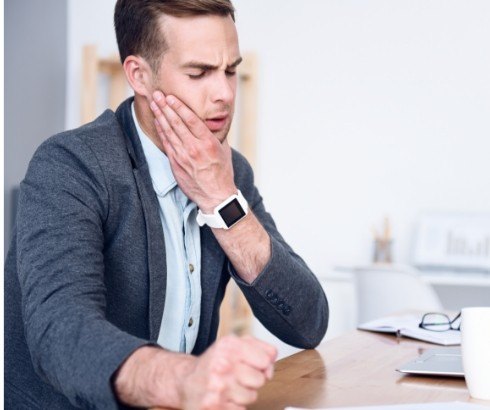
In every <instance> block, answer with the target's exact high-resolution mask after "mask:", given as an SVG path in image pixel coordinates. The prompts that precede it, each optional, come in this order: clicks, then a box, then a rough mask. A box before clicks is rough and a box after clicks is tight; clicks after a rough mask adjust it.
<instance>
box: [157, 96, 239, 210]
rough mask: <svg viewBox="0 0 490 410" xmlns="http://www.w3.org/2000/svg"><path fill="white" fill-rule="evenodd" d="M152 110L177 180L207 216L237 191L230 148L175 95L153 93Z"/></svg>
mask: <svg viewBox="0 0 490 410" xmlns="http://www.w3.org/2000/svg"><path fill="white" fill-rule="evenodd" d="M150 108H151V110H152V112H153V115H154V117H155V120H154V123H155V128H156V131H157V133H158V136H159V138H160V140H161V142H162V145H163V147H164V149H165V154H166V155H167V157H168V159H169V161H170V165H171V167H172V171H173V173H174V176H175V179H176V181H177V183H178V185H179V187H180V188H181V189H182V191H183V192H184V193H185V194H186V195H187V197H188V198H189V199H191V200H192V201H194V202H195V203H196V204H197V205H198V207H199V208H200V209H201V210H202V211H203V212H204V213H212V211H213V209H214V207H215V206H217V205H218V204H219V203H221V202H222V201H224V200H225V199H226V198H228V197H229V196H230V195H233V194H235V193H236V192H237V189H236V186H235V183H234V180H233V166H232V161H231V148H230V146H229V145H228V143H227V142H226V141H225V142H224V143H220V142H219V141H218V139H217V138H216V137H215V136H214V135H213V133H212V132H211V131H210V130H209V129H208V128H207V126H206V124H205V123H204V122H203V121H202V120H201V119H200V118H199V117H198V116H197V115H196V114H195V113H194V112H193V111H192V110H191V109H190V108H189V107H187V106H186V105H185V104H184V103H183V102H182V101H180V100H179V99H178V98H176V97H175V96H173V95H169V96H164V95H163V93H162V92H160V91H156V92H155V93H153V101H151V103H150Z"/></svg>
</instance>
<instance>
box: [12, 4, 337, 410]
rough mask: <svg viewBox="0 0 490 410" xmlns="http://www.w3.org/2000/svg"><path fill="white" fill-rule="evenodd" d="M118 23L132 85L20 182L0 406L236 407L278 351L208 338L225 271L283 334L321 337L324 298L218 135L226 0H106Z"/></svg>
mask: <svg viewBox="0 0 490 410" xmlns="http://www.w3.org/2000/svg"><path fill="white" fill-rule="evenodd" d="M115 27H116V34H117V40H118V45H119V49H120V54H121V60H122V62H123V67H124V70H125V72H126V76H127V79H128V81H129V84H130V85H131V87H132V88H133V90H134V93H135V95H134V99H133V98H131V99H129V100H127V101H125V102H124V103H123V104H122V105H121V106H120V107H119V108H118V110H117V111H116V113H113V112H111V111H106V112H105V113H104V114H102V115H101V116H100V117H99V118H98V119H96V120H95V121H94V122H92V123H90V124H88V125H86V126H84V127H81V128H79V129H76V130H72V131H68V132H65V133H63V134H60V135H57V136H54V137H52V138H50V139H49V140H47V141H46V142H45V143H44V144H42V145H41V147H40V148H39V149H38V151H37V152H36V154H35V155H34V157H33V159H32V161H31V163H30V166H29V169H28V172H27V175H26V178H25V180H24V181H23V182H22V184H21V194H20V199H19V213H18V219H17V227H16V232H15V234H14V240H13V242H12V245H11V249H10V252H9V255H8V258H7V263H6V279H5V296H6V298H5V300H6V305H5V310H6V317H5V319H6V325H5V335H6V340H5V343H6V347H5V383H6V384H5V394H6V401H5V403H6V407H7V408H12V409H24V408H25V409H27V408H30V409H31V408H43V409H44V408H49V409H68V408H73V407H84V408H104V409H112V408H118V407H123V406H137V407H158V406H161V407H172V408H180V407H183V408H189V409H199V408H205V409H208V408H219V409H222V408H223V409H239V408H244V406H246V405H247V404H250V403H252V402H253V401H254V400H255V399H256V397H257V390H258V389H259V388H260V387H261V386H262V385H263V384H264V383H265V382H266V380H267V379H270V378H271V376H272V366H273V362H274V360H275V356H276V352H275V349H274V348H273V347H271V346H269V345H267V344H266V343H263V342H261V341H259V340H256V339H254V338H252V337H250V336H246V337H242V338H238V337H233V336H229V337H225V338H222V339H220V340H219V341H217V342H215V339H216V333H217V327H218V323H219V317H218V315H219V306H220V303H221V301H222V298H223V293H224V290H225V286H226V284H227V282H228V280H229V278H230V277H232V278H233V279H234V280H235V281H236V282H237V283H238V285H239V286H240V288H241V289H242V291H243V292H244V294H245V296H246V298H247V300H248V302H249V303H250V305H251V307H252V310H253V312H254V314H255V316H257V317H258V318H259V320H261V322H262V323H263V324H264V325H265V326H266V327H267V328H269V329H270V330H271V331H272V332H273V333H274V334H276V335H277V336H278V337H280V338H281V339H282V340H284V341H286V342H287V343H290V344H292V345H294V346H298V347H302V348H313V347H315V346H316V345H317V344H318V343H319V342H320V340H321V339H322V337H323V336H324V334H325V331H326V328H327V322H328V305H327V301H326V298H325V295H324V293H323V291H322V289H321V287H320V285H319V283H318V281H317V280H316V279H315V277H314V275H313V274H312V273H311V271H310V270H309V269H308V267H307V266H306V265H305V263H304V262H303V261H302V260H301V259H300V258H299V257H298V256H297V255H296V254H295V253H294V252H293V251H292V249H291V248H290V247H289V246H288V245H287V244H286V243H285V242H284V240H283V238H282V237H281V236H280V234H279V233H278V232H277V229H276V227H275V225H274V222H273V220H272V218H271V216H270V215H269V214H268V213H267V212H266V211H265V208H264V205H263V202H262V198H261V196H260V195H259V193H258V191H257V189H256V188H255V186H254V184H253V174H252V171H251V169H250V166H249V165H248V163H247V162H246V160H245V159H244V158H243V157H242V156H241V155H240V154H238V153H237V152H235V151H233V150H231V149H230V147H229V145H228V142H227V140H226V136H227V133H228V130H229V128H230V124H231V120H232V117H233V109H234V103H235V95H236V85H237V80H236V70H237V66H238V65H239V63H240V61H241V57H240V51H239V47H238V39H237V33H236V29H235V24H234V10H233V6H232V5H231V3H230V2H229V0H118V2H117V4H116V9H115ZM185 353H192V355H190V354H185Z"/></svg>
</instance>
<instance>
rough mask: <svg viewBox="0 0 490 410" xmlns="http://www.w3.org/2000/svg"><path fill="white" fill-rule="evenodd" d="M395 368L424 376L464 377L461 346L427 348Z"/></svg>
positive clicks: (402, 371)
mask: <svg viewBox="0 0 490 410" xmlns="http://www.w3.org/2000/svg"><path fill="white" fill-rule="evenodd" d="M396 370H397V371H399V372H400V373H407V374H417V375H425V376H449V377H464V371H463V362H462V360H461V348H460V347H447V348H439V349H429V350H427V351H426V352H425V353H423V354H422V355H420V356H419V357H418V358H416V359H415V360H412V361H410V362H408V363H405V364H404V365H403V366H400V367H399V368H398V369H396Z"/></svg>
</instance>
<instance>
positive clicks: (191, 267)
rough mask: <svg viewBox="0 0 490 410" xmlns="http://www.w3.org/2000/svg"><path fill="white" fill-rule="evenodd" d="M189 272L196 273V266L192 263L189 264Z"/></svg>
mask: <svg viewBox="0 0 490 410" xmlns="http://www.w3.org/2000/svg"><path fill="white" fill-rule="evenodd" d="M189 270H190V272H191V273H192V272H194V265H193V264H192V263H189Z"/></svg>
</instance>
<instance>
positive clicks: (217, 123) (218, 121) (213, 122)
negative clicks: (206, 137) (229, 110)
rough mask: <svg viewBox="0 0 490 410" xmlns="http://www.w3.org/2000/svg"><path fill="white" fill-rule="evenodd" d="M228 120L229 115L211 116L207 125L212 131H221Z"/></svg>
mask: <svg viewBox="0 0 490 410" xmlns="http://www.w3.org/2000/svg"><path fill="white" fill-rule="evenodd" d="M227 121H228V115H223V116H219V117H214V118H209V119H207V120H206V125H207V127H208V128H209V130H210V131H221V130H222V129H223V128H224V127H225V126H226V123H227Z"/></svg>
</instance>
